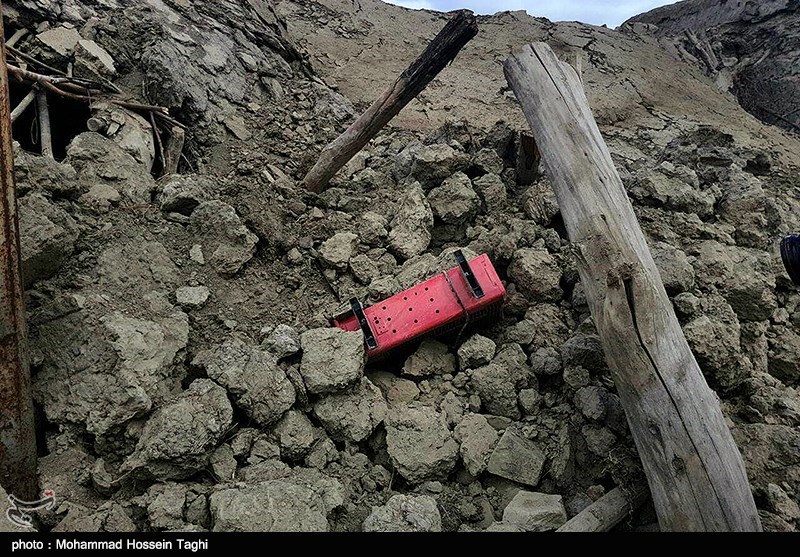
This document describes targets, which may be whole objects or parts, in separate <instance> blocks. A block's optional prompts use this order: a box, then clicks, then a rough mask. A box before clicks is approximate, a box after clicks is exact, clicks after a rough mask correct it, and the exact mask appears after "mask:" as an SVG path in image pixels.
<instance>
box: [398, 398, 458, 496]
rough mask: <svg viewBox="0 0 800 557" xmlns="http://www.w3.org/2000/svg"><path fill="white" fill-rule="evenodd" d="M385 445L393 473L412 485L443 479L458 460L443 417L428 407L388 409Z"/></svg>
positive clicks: (456, 446)
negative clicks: (394, 471)
mask: <svg viewBox="0 0 800 557" xmlns="http://www.w3.org/2000/svg"><path fill="white" fill-rule="evenodd" d="M386 448H387V451H388V453H389V458H390V459H391V461H392V464H393V465H394V467H395V469H396V470H397V472H398V473H399V474H400V475H401V476H403V477H404V478H405V479H406V480H408V481H409V482H410V483H412V484H417V483H421V482H424V481H426V480H436V479H442V478H446V477H447V475H448V474H449V473H450V472H451V471H452V470H453V468H455V465H456V460H457V459H458V443H457V442H456V440H455V439H453V437H452V435H451V434H450V430H449V429H448V428H447V421H446V419H445V416H444V415H443V414H440V413H439V412H437V411H436V410H434V409H433V408H431V407H428V406H423V407H412V406H408V405H400V404H398V405H396V406H393V407H392V408H390V409H389V412H388V414H387V416H386Z"/></svg>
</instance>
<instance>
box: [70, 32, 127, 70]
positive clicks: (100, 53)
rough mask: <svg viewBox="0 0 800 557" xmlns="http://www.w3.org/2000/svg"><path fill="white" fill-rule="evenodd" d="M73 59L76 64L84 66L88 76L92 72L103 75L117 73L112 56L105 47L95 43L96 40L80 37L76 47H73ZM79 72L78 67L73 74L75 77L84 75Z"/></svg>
mask: <svg viewBox="0 0 800 557" xmlns="http://www.w3.org/2000/svg"><path fill="white" fill-rule="evenodd" d="M75 61H76V64H77V66H79V67H80V66H84V67H86V69H87V70H88V72H89V75H88V76H86V77H90V76H91V74H92V73H96V74H97V75H101V76H104V77H114V76H115V75H116V73H117V68H116V65H115V64H114V58H112V57H111V55H110V54H109V53H108V51H107V50H106V49H104V48H103V47H102V46H100V45H99V44H97V43H96V42H94V41H92V40H88V39H81V40H79V41H78V44H77V48H75ZM80 74H81V71H80V68H78V72H77V73H76V74H75V75H76V76H77V77H84V76H82V75H80Z"/></svg>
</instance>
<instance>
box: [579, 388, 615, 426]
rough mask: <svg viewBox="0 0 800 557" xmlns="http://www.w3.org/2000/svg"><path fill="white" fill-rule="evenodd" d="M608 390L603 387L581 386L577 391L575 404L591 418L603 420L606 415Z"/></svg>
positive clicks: (582, 412)
mask: <svg viewBox="0 0 800 557" xmlns="http://www.w3.org/2000/svg"><path fill="white" fill-rule="evenodd" d="M607 400H608V391H606V390H605V389H604V388H603V387H581V388H580V389H578V390H577V391H576V392H575V398H574V402H575V406H576V407H577V408H578V410H580V411H581V414H583V415H584V417H586V418H587V419H589V420H596V421H599V420H602V419H603V418H605V416H606V401H607Z"/></svg>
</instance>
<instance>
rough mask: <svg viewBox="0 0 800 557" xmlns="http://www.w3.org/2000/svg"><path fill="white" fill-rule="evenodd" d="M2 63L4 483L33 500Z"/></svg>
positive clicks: (0, 475)
mask: <svg viewBox="0 0 800 557" xmlns="http://www.w3.org/2000/svg"><path fill="white" fill-rule="evenodd" d="M2 11H3V8H2V3H0V60H5V55H6V52H5V43H4V41H3V40H2V38H3V37H4V36H5V35H3V24H2ZM0 66H2V68H0V187H2V192H1V193H0V275H2V277H1V280H2V282H0V483H2V485H3V487H4V488H5V489H6V491H8V493H10V494H13V495H16V496H17V497H19V498H21V499H26V500H28V501H30V500H33V499H35V498H36V496H37V492H38V487H37V483H38V482H37V478H36V434H35V430H34V420H33V402H32V400H31V387H30V383H31V378H30V369H29V367H28V357H27V356H28V354H27V327H26V324H25V302H24V294H25V293H24V290H23V287H22V265H21V258H20V249H19V221H18V219H17V199H16V191H15V184H14V153H13V149H12V140H11V106H10V103H9V92H8V73H7V72H6V65H5V64H0ZM2 518H3V517H0V519H2Z"/></svg>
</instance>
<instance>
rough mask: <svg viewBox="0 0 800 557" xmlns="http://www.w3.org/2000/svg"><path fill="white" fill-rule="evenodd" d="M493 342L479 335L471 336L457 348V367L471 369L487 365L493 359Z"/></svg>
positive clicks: (494, 347)
mask: <svg viewBox="0 0 800 557" xmlns="http://www.w3.org/2000/svg"><path fill="white" fill-rule="evenodd" d="M496 348H497V347H496V346H495V343H494V341H492V340H491V339H488V338H486V337H484V336H481V335H477V334H476V335H472V336H471V337H469V338H468V339H467V340H466V341H465V342H464V343H463V344H462V345H461V346H459V347H458V366H459V368H461V369H473V368H475V367H478V366H483V365H486V364H488V363H489V362H491V361H492V358H494V354H495V350H496Z"/></svg>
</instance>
